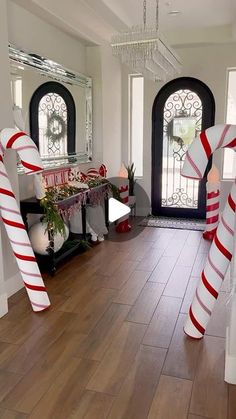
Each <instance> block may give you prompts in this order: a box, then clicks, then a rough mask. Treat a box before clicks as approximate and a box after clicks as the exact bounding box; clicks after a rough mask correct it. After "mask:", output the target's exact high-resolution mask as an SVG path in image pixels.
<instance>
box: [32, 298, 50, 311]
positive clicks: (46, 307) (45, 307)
mask: <svg viewBox="0 0 236 419" xmlns="http://www.w3.org/2000/svg"><path fill="white" fill-rule="evenodd" d="M31 304H33V306H35V307H39V308H42V309H43V310H46V309H48V306H45V305H43V304H38V303H34V302H33V301H32V300H31Z"/></svg>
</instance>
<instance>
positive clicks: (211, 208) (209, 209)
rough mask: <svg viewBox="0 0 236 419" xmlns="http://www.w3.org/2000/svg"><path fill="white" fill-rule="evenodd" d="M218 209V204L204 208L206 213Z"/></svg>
mask: <svg viewBox="0 0 236 419" xmlns="http://www.w3.org/2000/svg"><path fill="white" fill-rule="evenodd" d="M219 207H220V203H219V202H216V203H215V204H211V205H208V206H207V207H206V211H207V212H210V211H215V210H217V209H219Z"/></svg>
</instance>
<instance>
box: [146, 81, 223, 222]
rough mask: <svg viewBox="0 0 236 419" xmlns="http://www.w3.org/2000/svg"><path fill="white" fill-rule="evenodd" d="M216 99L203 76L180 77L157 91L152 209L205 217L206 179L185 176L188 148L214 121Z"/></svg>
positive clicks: (157, 211)
mask: <svg viewBox="0 0 236 419" xmlns="http://www.w3.org/2000/svg"><path fill="white" fill-rule="evenodd" d="M214 117H215V101H214V97H213V94H212V92H211V91H210V89H209V88H208V87H207V86H206V85H205V84H204V83H202V82H201V81H200V80H197V79H194V78H191V77H181V78H178V79H175V80H172V81H170V82H169V83H167V84H166V85H165V86H164V87H163V88H162V89H161V90H160V92H159V93H158V95H157V96H156V99H155V101H154V105H153V112H152V213H153V215H162V216H168V217H171V216H173V217H189V218H204V217H205V202H206V187H205V184H206V179H205V178H204V179H203V180H202V181H201V182H198V181H195V180H190V179H186V178H183V177H182V176H181V174H180V173H181V169H182V166H183V162H184V159H185V154H186V151H187V149H188V147H189V145H190V144H191V142H192V140H193V139H194V138H195V137H196V135H197V134H198V133H199V132H201V131H202V130H204V129H206V128H208V127H210V126H212V125H214Z"/></svg>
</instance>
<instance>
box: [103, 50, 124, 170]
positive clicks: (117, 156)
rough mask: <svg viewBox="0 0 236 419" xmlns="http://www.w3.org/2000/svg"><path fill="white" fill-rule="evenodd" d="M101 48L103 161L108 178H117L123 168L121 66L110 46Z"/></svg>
mask: <svg viewBox="0 0 236 419" xmlns="http://www.w3.org/2000/svg"><path fill="white" fill-rule="evenodd" d="M100 48H101V63H102V89H103V90H102V103H103V160H104V163H105V164H107V166H108V176H110V177H113V176H117V175H118V172H119V169H120V166H121V138H122V83H121V79H122V78H121V64H120V62H119V60H118V59H117V58H115V57H113V56H112V51H111V47H110V45H108V44H107V45H103V46H101V47H100Z"/></svg>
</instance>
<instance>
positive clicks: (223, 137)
mask: <svg viewBox="0 0 236 419" xmlns="http://www.w3.org/2000/svg"><path fill="white" fill-rule="evenodd" d="M230 127H231V125H230V124H227V125H225V127H224V129H223V132H222V135H221V137H220V141H219V144H218V146H217V148H220V147H221V146H222V144H223V142H224V139H225V136H226V134H227V132H228V131H229V129H230Z"/></svg>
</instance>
